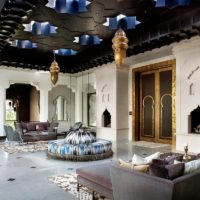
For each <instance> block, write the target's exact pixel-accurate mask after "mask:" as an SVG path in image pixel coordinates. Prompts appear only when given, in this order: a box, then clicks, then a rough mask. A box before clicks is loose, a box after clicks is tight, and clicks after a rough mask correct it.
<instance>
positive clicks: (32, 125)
mask: <svg viewBox="0 0 200 200" xmlns="http://www.w3.org/2000/svg"><path fill="white" fill-rule="evenodd" d="M27 130H28V131H35V130H36V129H35V123H27Z"/></svg>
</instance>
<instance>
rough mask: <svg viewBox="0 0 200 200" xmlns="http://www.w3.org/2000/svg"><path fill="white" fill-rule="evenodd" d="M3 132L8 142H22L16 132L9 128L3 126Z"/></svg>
mask: <svg viewBox="0 0 200 200" xmlns="http://www.w3.org/2000/svg"><path fill="white" fill-rule="evenodd" d="M4 130H5V133H6V137H7V140H8V141H9V142H11V141H18V142H23V139H22V138H21V135H20V134H19V133H18V132H17V131H15V130H13V128H12V127H11V126H8V125H4Z"/></svg>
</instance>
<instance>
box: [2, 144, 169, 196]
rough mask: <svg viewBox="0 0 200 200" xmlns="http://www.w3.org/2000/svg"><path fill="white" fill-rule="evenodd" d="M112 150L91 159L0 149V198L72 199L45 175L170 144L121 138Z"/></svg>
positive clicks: (165, 148)
mask: <svg viewBox="0 0 200 200" xmlns="http://www.w3.org/2000/svg"><path fill="white" fill-rule="evenodd" d="M113 150H114V156H113V157H112V158H109V159H105V160H101V161H93V162H70V161H62V160H54V159H48V158H47V156H46V152H45V151H43V152H35V153H18V154H7V153H5V152H4V151H2V150H0V200H55V199H56V200H73V199H75V198H74V197H73V196H71V195H70V194H69V193H68V192H65V191H64V190H62V189H61V188H59V187H57V186H56V185H55V184H53V183H51V182H50V181H49V180H48V177H49V176H52V175H63V174H65V173H67V172H72V171H75V170H76V168H78V167H82V166H88V165H94V164H97V163H103V162H109V161H110V160H115V159H117V158H122V159H125V160H129V159H131V157H132V155H133V153H134V152H136V153H137V154H139V155H142V156H144V157H145V156H147V155H149V154H152V153H153V152H156V151H162V152H167V151H170V150H171V149H170V146H165V147H164V148H162V149H161V148H160V147H158V148H151V147H142V146H135V145H133V144H132V143H131V142H120V143H113ZM13 179H14V180H13ZM9 180H10V181H9Z"/></svg>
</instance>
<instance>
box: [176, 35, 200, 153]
mask: <svg viewBox="0 0 200 200" xmlns="http://www.w3.org/2000/svg"><path fill="white" fill-rule="evenodd" d="M199 52H200V37H195V38H192V39H190V40H186V41H183V42H181V43H179V44H177V45H176V46H174V48H173V53H174V55H175V57H176V68H177V70H176V87H177V88H176V91H177V103H176V113H177V118H176V149H177V150H183V146H184V144H185V143H187V144H188V146H189V151H190V152H196V153H199V152H200V146H199V144H200V135H199V134H192V133H191V130H190V128H189V123H190V122H189V115H190V112H191V111H192V110H194V109H196V108H197V106H198V105H200V82H199V77H200V57H199Z"/></svg>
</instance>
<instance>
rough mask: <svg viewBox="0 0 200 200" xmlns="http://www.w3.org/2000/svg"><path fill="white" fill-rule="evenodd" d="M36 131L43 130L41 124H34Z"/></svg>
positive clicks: (43, 127)
mask: <svg viewBox="0 0 200 200" xmlns="http://www.w3.org/2000/svg"><path fill="white" fill-rule="evenodd" d="M35 127H36V131H44V130H45V126H44V124H43V123H40V124H36V126H35Z"/></svg>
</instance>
